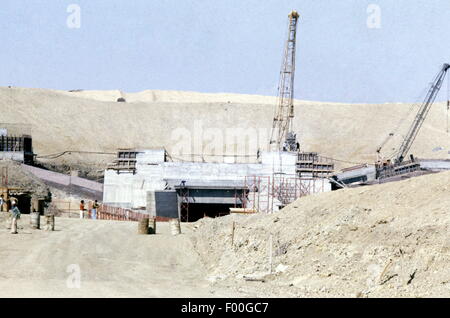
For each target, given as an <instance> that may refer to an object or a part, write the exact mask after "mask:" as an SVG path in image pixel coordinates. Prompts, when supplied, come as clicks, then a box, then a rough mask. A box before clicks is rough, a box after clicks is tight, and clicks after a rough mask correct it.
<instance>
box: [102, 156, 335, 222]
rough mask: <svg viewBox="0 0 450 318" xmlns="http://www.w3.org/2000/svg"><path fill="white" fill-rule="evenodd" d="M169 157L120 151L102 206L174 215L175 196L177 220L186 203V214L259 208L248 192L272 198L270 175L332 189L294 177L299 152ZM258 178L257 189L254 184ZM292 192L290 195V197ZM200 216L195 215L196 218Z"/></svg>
mask: <svg viewBox="0 0 450 318" xmlns="http://www.w3.org/2000/svg"><path fill="white" fill-rule="evenodd" d="M167 158H168V156H167V154H166V152H165V150H163V149H154V150H120V151H119V152H118V156H117V159H116V161H115V163H114V164H113V165H111V166H109V167H108V169H107V170H106V171H105V179H104V180H105V181H104V191H103V202H104V203H105V204H108V205H112V206H118V207H123V208H132V209H145V210H149V211H150V213H155V214H156V213H158V211H157V210H158V209H157V207H159V210H161V211H164V215H165V216H167V215H171V213H174V211H173V207H174V205H173V204H172V203H173V202H172V201H173V200H174V198H175V197H176V199H177V208H178V211H177V213H178V214H180V215H181V216H183V213H184V212H183V211H184V210H183V209H184V208H185V207H187V206H188V205H189V209H190V212H192V211H196V210H195V209H196V208H198V209H200V210H202V211H203V212H205V213H204V214H208V213H209V212H208V210H213V211H216V212H217V213H224V214H225V213H228V212H229V207H231V206H234V207H247V208H248V207H250V206H255V204H258V206H259V207H260V209H261V208H262V207H261V204H262V201H261V200H258V202H254V201H255V199H253V201H252V199H251V198H252V197H253V198H256V195H254V196H252V195H249V194H251V193H252V192H258V197H261V196H262V195H263V194H264V195H265V193H262V189H263V188H265V189H266V190H265V191H267V195H268V196H270V195H271V193H269V192H270V191H273V189H277V186H276V184H274V183H272V184H270V182H271V181H270V180H273V182H275V180H278V179H277V178H275V177H274V176H277V177H278V178H280V177H282V178H283V180H288V179H292V180H294V179H295V180H297V179H298V182H296V185H297V187H303V188H308V189H312V190H311V191H313V192H318V191H330V190H331V185H330V184H329V182H328V180H326V179H323V178H308V179H307V180H300V179H299V178H297V162H298V154H297V153H293V152H263V153H261V155H260V159H259V162H255V163H207V162H170V161H168V160H167ZM256 177H257V178H258V182H259V183H258V186H255V182H254V180H256V179H255V178H256ZM261 178H263V179H261ZM264 178H267V179H264ZM252 180H253V181H252ZM261 180H263V181H261ZM266 180H267V181H266ZM264 182H265V184H262V183H264ZM316 183H317V185H318V184H319V183H320V186H316ZM284 184H287V183H286V182H285V183H284ZM164 191H167V193H165V194H164V193H163V192H164ZM152 192H153V193H152ZM287 192H289V191H286V193H287ZM149 193H150V194H149ZM283 193H285V192H284V191H283ZM292 193H293V192H292V191H290V192H289V195H292ZM175 195H176V196H175ZM294 196H295V194H294ZM299 196H300V192H299ZM158 198H159V199H158ZM260 201H261V202H260ZM269 201H270V200H267V202H266V204H271V205H272V206H273V207H279V206H283V205H284V204H283V202H281V201H283V200H278V202H277V199H275V200H272V201H270V202H269ZM193 205H197V206H193ZM202 205H203V206H202ZM206 205H209V206H208V207H207V206H206ZM168 207H171V208H170V209H171V210H170V211H169V210H168ZM192 208H194V210H193V209H192ZM267 208H268V207H264V210H267ZM152 210H154V211H152ZM199 213H200V212H199V211H196V212H195V214H196V216H197V217H198V216H199ZM172 215H173V214H172ZM216 215H217V214H216Z"/></svg>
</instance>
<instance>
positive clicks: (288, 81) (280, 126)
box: [269, 10, 300, 151]
mask: <svg viewBox="0 0 450 318" xmlns="http://www.w3.org/2000/svg"><path fill="white" fill-rule="evenodd" d="M299 17H300V15H299V14H298V13H297V11H295V10H294V11H292V12H291V13H290V14H289V26H288V39H287V41H286V46H285V50H284V58H283V63H282V67H281V72H280V82H279V86H278V105H277V108H276V110H275V116H274V119H273V126H272V133H271V137H270V144H269V147H270V148H271V150H272V151H280V150H281V151H298V149H299V144H298V142H297V137H296V134H295V133H294V132H293V119H294V77H295V52H296V37H297V22H298V19H299Z"/></svg>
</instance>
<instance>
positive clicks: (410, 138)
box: [395, 64, 450, 164]
mask: <svg viewBox="0 0 450 318" xmlns="http://www.w3.org/2000/svg"><path fill="white" fill-rule="evenodd" d="M449 68H450V65H449V64H444V65H443V66H442V69H441V70H440V72H439V73H438V75H437V76H436V78H435V79H434V81H433V83H432V85H431V88H430V89H429V91H428V93H427V96H426V98H425V100H424V102H423V103H422V105H421V106H420V109H419V112H418V113H417V115H416V118H415V119H414V122H413V124H412V125H411V127H410V128H409V131H408V133H407V134H406V137H405V139H404V140H403V142H402V145H401V146H400V149H399V151H398V154H397V157H396V160H395V161H396V163H397V164H399V163H402V161H403V159H404V158H405V157H406V155H407V154H408V151H409V150H410V148H411V145H412V143H413V142H414V140H415V139H416V136H417V134H418V133H419V130H420V128H421V127H422V124H423V122H424V121H425V119H426V117H427V115H428V112H429V111H430V108H431V106H432V105H433V103H434V101H435V99H436V96H437V94H438V93H439V90H440V89H441V86H442V83H443V81H444V78H445V75H446V74H447V71H448V69H449Z"/></svg>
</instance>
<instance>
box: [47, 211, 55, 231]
mask: <svg viewBox="0 0 450 318" xmlns="http://www.w3.org/2000/svg"><path fill="white" fill-rule="evenodd" d="M45 221H46V222H45V223H46V224H45V230H46V231H54V230H55V216H54V215H53V214H52V215H46V216H45Z"/></svg>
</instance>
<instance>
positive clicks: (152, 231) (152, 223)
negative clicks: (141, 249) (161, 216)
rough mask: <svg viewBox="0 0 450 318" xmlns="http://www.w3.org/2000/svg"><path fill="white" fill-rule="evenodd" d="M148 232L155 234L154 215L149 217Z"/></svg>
mask: <svg viewBox="0 0 450 318" xmlns="http://www.w3.org/2000/svg"><path fill="white" fill-rule="evenodd" d="M148 232H149V233H150V234H156V218H155V217H151V218H150V219H149V227H148Z"/></svg>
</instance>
